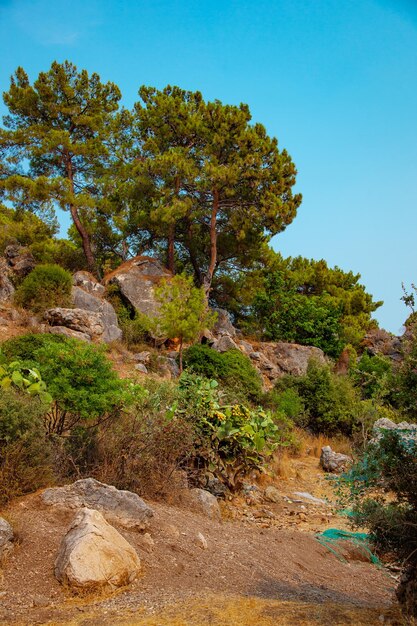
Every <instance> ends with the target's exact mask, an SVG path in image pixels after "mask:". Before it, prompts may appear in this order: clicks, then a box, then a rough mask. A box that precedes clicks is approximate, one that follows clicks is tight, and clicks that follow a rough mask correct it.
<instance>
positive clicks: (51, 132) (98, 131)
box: [0, 61, 121, 271]
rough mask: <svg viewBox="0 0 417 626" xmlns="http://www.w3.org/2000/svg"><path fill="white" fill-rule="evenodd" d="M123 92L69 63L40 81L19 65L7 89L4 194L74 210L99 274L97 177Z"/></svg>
mask: <svg viewBox="0 0 417 626" xmlns="http://www.w3.org/2000/svg"><path fill="white" fill-rule="evenodd" d="M120 97H121V94H120V91H119V89H118V87H117V86H116V85H115V84H113V83H110V82H109V83H106V84H103V83H102V82H101V81H100V77H99V76H98V75H97V74H91V76H90V75H89V74H88V72H87V71H86V70H81V71H78V70H77V68H76V67H75V65H73V64H72V63H69V62H68V61H65V62H64V63H62V64H60V63H57V62H54V63H52V65H51V68H50V70H49V71H48V72H41V73H40V74H39V76H38V78H37V80H35V82H34V83H33V85H31V84H30V82H29V78H28V76H27V74H26V72H25V71H24V70H23V69H22V68H21V67H19V68H18V69H17V70H16V73H15V75H14V76H12V78H11V84H10V89H9V91H7V92H5V93H4V94H3V99H4V102H5V104H6V106H7V107H8V109H9V114H8V115H6V116H5V117H4V120H3V121H4V128H3V129H0V151H1V154H2V157H3V167H2V170H1V172H0V190H1V191H2V193H3V196H4V197H6V199H8V200H9V201H11V202H12V203H13V204H14V205H15V206H27V207H31V206H32V207H33V206H34V205H35V206H40V207H51V206H56V205H57V206H59V207H60V208H61V209H63V210H65V211H69V212H70V214H71V218H72V221H73V224H74V226H75V228H76V230H77V231H78V234H79V236H80V238H81V242H82V247H83V250H84V254H85V258H86V261H87V265H88V267H89V269H91V270H93V271H94V270H95V269H96V268H95V265H96V264H95V258H94V251H93V248H92V244H91V235H90V232H89V221H90V220H91V217H92V215H93V214H95V212H96V209H97V207H98V206H99V204H100V202H101V197H100V186H99V185H98V184H97V182H98V180H99V177H100V173H101V172H102V169H103V167H104V166H105V164H106V160H107V158H108V157H109V153H108V146H109V134H110V132H111V128H112V117H113V116H114V114H115V112H116V111H117V109H118V103H119V100H120Z"/></svg>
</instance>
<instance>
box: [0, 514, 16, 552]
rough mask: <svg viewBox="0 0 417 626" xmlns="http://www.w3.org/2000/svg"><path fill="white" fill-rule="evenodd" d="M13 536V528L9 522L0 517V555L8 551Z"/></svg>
mask: <svg viewBox="0 0 417 626" xmlns="http://www.w3.org/2000/svg"><path fill="white" fill-rule="evenodd" d="M13 538H14V533H13V528H12V527H11V526H10V524H9V522H6V520H5V519H4V518H3V517H0V557H1V556H3V555H4V554H6V553H7V552H9V550H11V548H12V542H13Z"/></svg>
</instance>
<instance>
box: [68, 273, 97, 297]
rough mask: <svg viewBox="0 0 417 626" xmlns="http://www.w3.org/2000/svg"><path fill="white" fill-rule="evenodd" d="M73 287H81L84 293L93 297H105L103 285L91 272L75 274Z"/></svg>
mask: <svg viewBox="0 0 417 626" xmlns="http://www.w3.org/2000/svg"><path fill="white" fill-rule="evenodd" d="M72 282H73V285H75V286H76V287H81V288H82V289H84V291H87V292H88V293H91V294H92V295H93V296H104V292H105V288H104V287H103V285H101V284H100V283H99V282H97V280H96V279H95V277H94V276H93V274H91V273H90V272H85V271H80V272H75V274H74V275H73V277H72Z"/></svg>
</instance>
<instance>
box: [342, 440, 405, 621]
mask: <svg viewBox="0 0 417 626" xmlns="http://www.w3.org/2000/svg"><path fill="white" fill-rule="evenodd" d="M339 487H340V489H341V493H343V492H344V493H345V495H346V491H345V489H346V487H347V495H348V498H349V503H350V504H351V505H353V509H352V514H351V520H352V523H353V524H354V525H356V526H359V527H364V526H365V527H367V528H369V532H370V539H371V541H372V543H373V544H374V546H375V548H376V549H377V551H378V552H379V554H381V555H389V556H390V557H391V558H392V556H393V555H395V556H396V557H397V558H398V559H399V561H400V562H401V563H402V565H403V566H404V569H405V576H403V578H402V580H401V582H400V585H399V587H398V590H397V595H398V598H399V600H400V602H401V603H402V604H404V605H405V608H406V610H407V612H409V613H411V614H413V615H414V616H415V617H417V533H416V528H417V443H416V441H415V440H413V438H412V437H411V438H410V433H409V431H406V432H405V433H404V434H402V435H401V434H399V433H398V432H397V431H386V432H385V433H383V434H382V437H381V438H380V440H379V441H378V442H376V443H375V442H374V443H372V444H370V445H369V446H368V448H367V449H366V451H365V453H364V454H363V456H362V458H361V459H360V460H359V461H358V462H357V463H356V465H354V466H353V467H352V468H351V470H350V471H349V472H348V473H347V474H345V475H343V476H342V477H341V478H340V479H339ZM343 504H344V505H345V504H346V503H345V502H344V503H343Z"/></svg>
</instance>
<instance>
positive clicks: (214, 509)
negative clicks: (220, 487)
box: [185, 488, 222, 521]
mask: <svg viewBox="0 0 417 626" xmlns="http://www.w3.org/2000/svg"><path fill="white" fill-rule="evenodd" d="M185 501H186V502H187V503H189V504H190V506H191V507H192V508H193V509H195V510H196V511H198V512H199V513H202V514H203V515H205V516H206V517H208V518H209V519H212V520H217V521H221V519H222V514H221V511H220V507H219V503H218V501H217V498H216V496H213V494H212V493H210V492H209V491H206V490H205V489H198V488H195V489H190V490H189V491H188V492H187V495H186V497H185Z"/></svg>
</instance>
